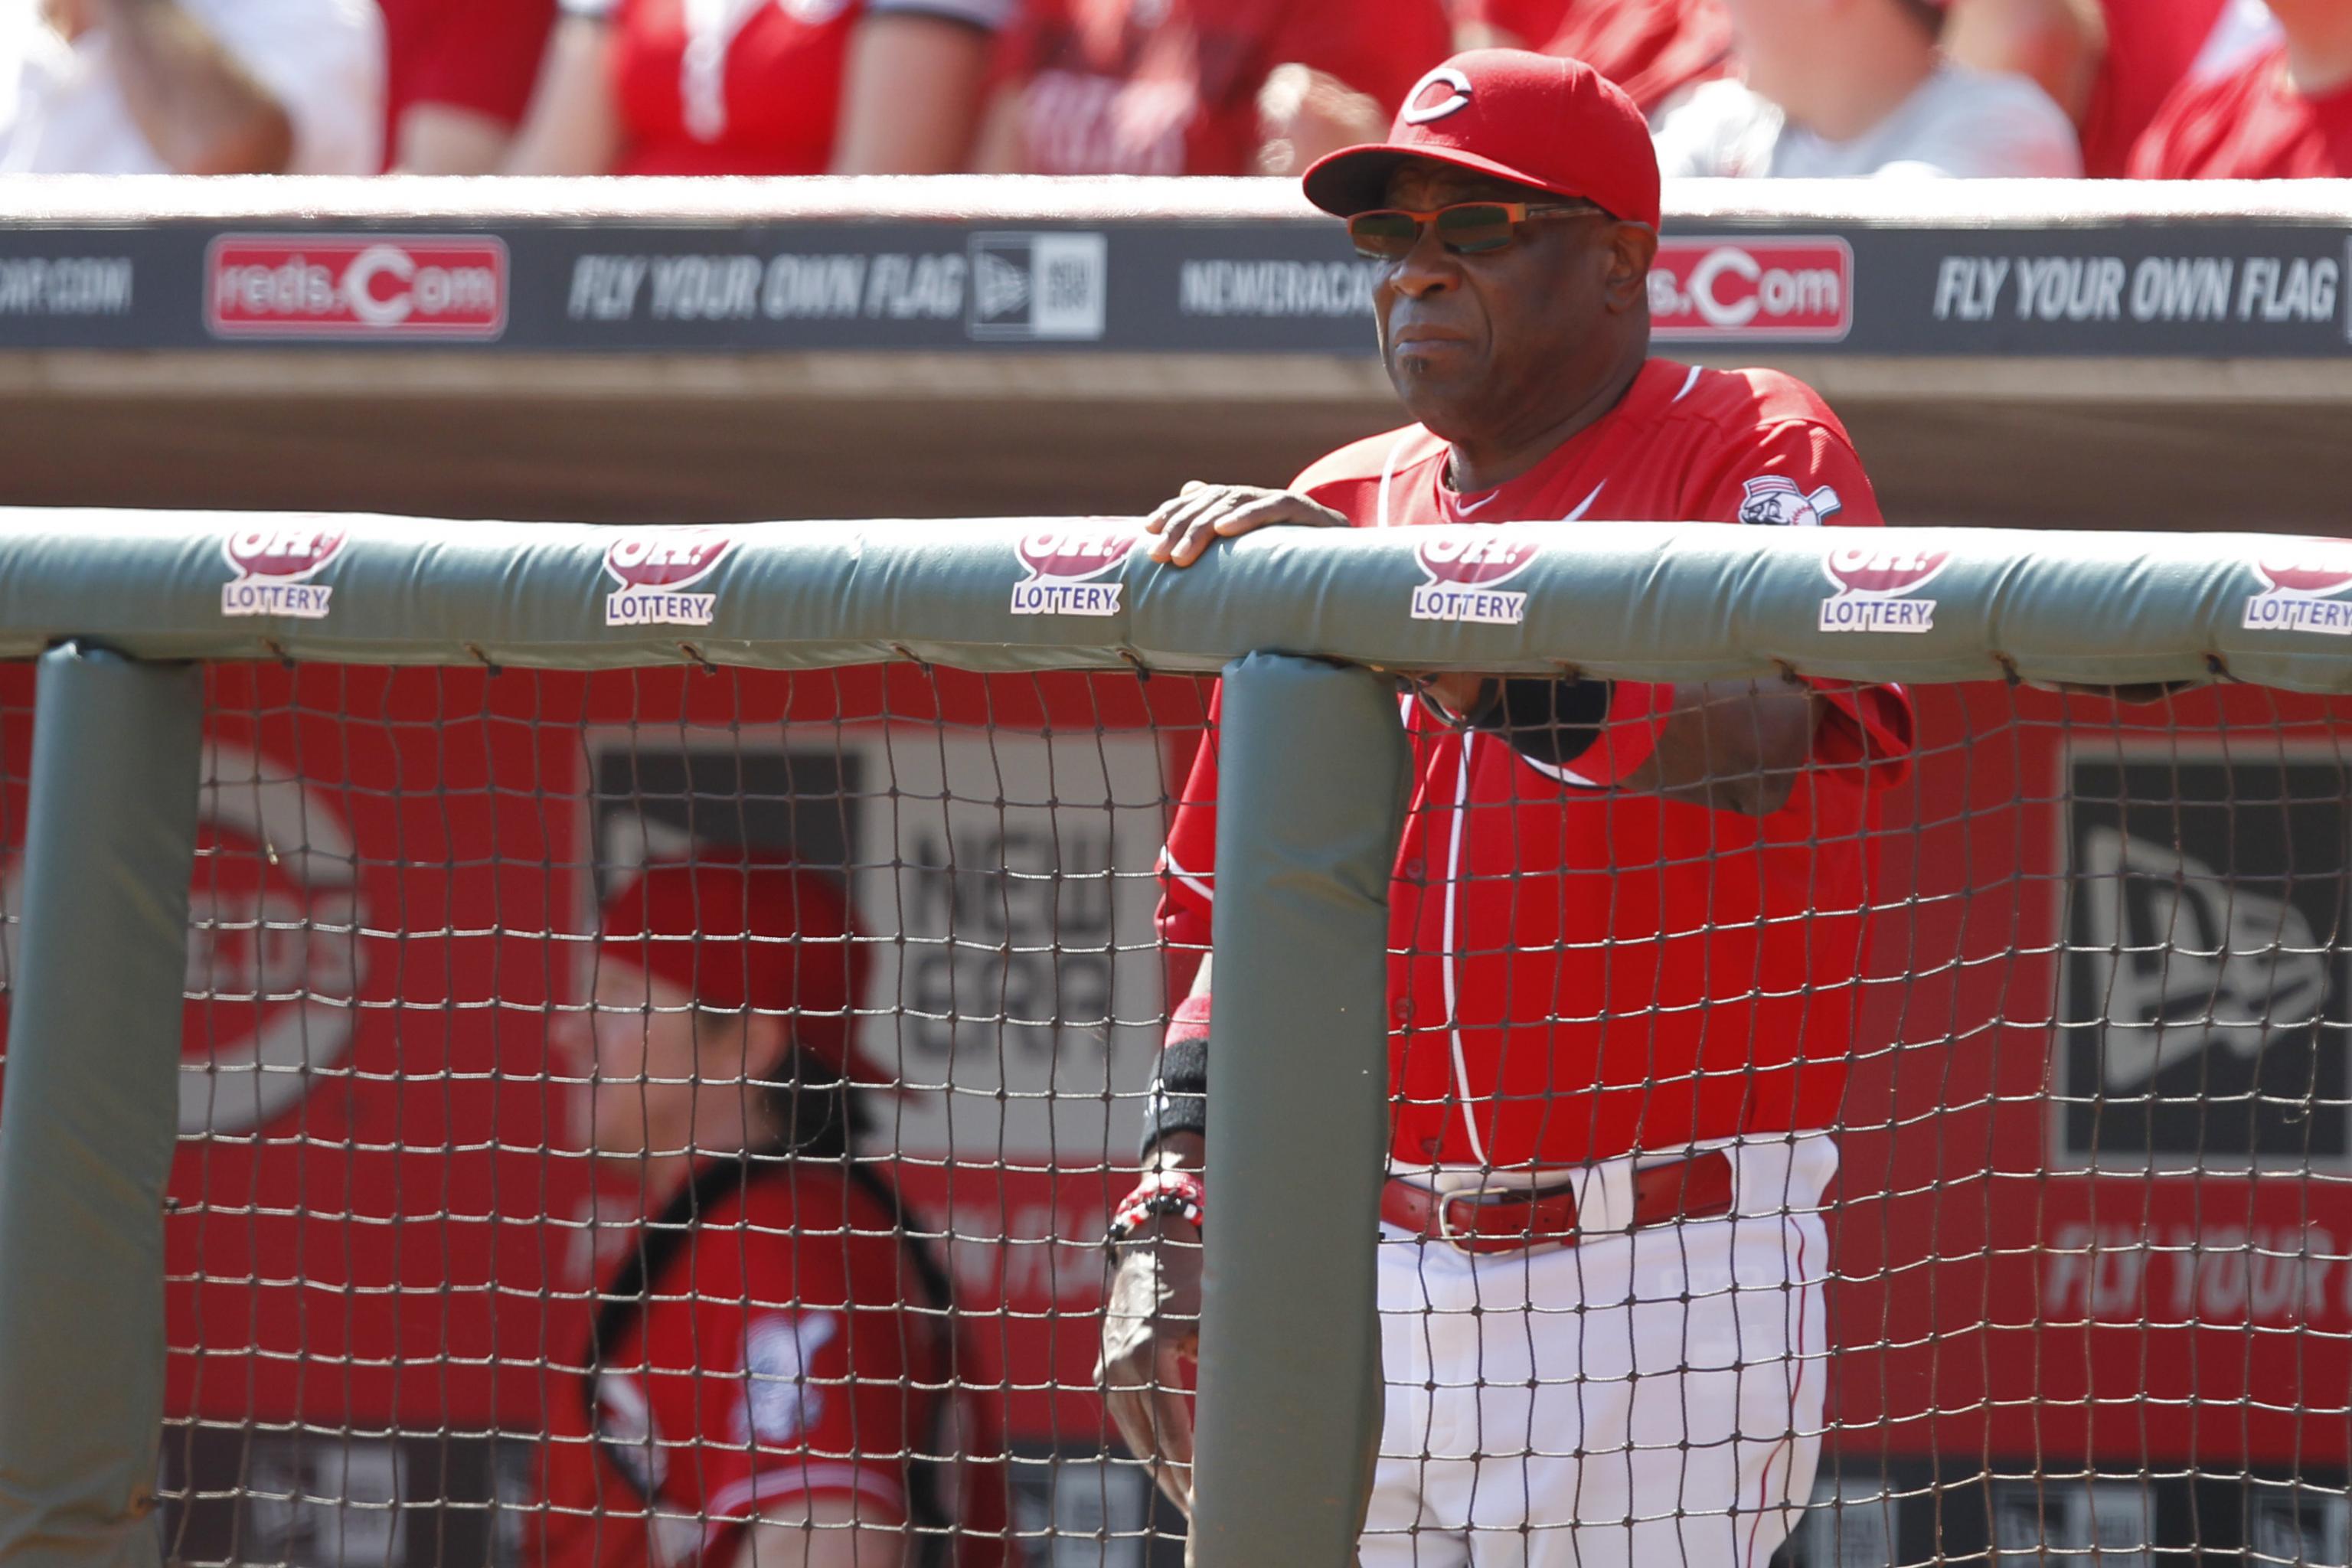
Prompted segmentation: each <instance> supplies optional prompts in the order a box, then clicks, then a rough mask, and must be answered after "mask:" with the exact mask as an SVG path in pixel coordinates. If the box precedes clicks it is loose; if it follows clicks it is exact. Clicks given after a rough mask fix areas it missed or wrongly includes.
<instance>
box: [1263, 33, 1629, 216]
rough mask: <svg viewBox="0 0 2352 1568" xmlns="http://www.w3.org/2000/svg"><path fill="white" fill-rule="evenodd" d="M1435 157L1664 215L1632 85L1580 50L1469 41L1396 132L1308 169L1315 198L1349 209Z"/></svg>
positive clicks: (1619, 210) (1425, 85)
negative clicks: (1571, 54) (1574, 53)
mask: <svg viewBox="0 0 2352 1568" xmlns="http://www.w3.org/2000/svg"><path fill="white" fill-rule="evenodd" d="M1408 158H1431V159H1434V160H1435V161H1437V162H1438V163H1450V164H1452V165H1453V166H1454V167H1455V168H1457V169H1468V170H1471V171H1473V172H1474V173H1476V174H1492V175H1494V176H1495V177H1496V178H1497V179H1503V180H1509V181H1512V182H1513V183H1515V184H1522V185H1532V186H1534V187H1535V188H1536V189H1538V190H1541V191H1550V192H1553V193H1554V194H1556V195H1563V196H1576V197H1580V198H1581V199H1582V200H1585V201H1589V202H1591V203H1593V204H1595V205H1599V206H1602V207H1605V208H1607V209H1608V210H1609V211H1610V212H1612V213H1613V214H1614V215H1616V216H1618V217H1621V218H1624V219H1626V220H1627V221H1629V222H1633V223H1645V224H1648V225H1649V226H1651V227H1652V228H1655V227H1657V226H1658V154H1657V152H1656V150H1655V149H1654V148H1653V147H1652V146H1651V145H1650V127H1649V123H1648V121H1644V120H1643V118H1642V111H1641V110H1639V109H1637V108H1635V107H1634V106H1633V100H1632V99H1630V98H1628V97H1626V96H1625V92H1624V89H1622V88H1620V87H1618V85H1617V84H1616V83H1615V82H1612V81H1611V80H1610V79H1608V78H1606V77H1604V76H1602V75H1601V73H1600V72H1599V71H1597V70H1594V69H1593V68H1591V66H1589V65H1586V64H1585V63H1584V62H1583V61H1582V60H1571V59H1562V58H1558V57H1556V56H1552V55H1538V54H1531V53H1529V52H1528V51H1527V50H1525V49H1472V50H1470V51H1469V52H1467V53H1466V54H1459V55H1456V56H1454V58H1452V59H1450V60H1448V61H1446V62H1445V63H1444V65H1442V66H1439V67H1438V68H1436V69H1435V70H1433V71H1431V72H1430V73H1429V74H1428V75H1427V76H1425V77H1423V78H1422V79H1421V80H1420V81H1419V82H1417V83H1415V84H1414V86H1413V89H1412V91H1411V92H1409V93H1407V94H1405V99H1404V106H1403V107H1402V108H1401V109H1399V110H1397V117H1396V123H1395V124H1394V125H1392V126H1391V127H1390V129H1389V139H1388V140H1387V141H1386V142H1378V143H1375V144H1372V145H1369V146H1363V147H1343V148H1341V149H1340V150H1339V152H1337V153H1332V154H1331V155H1330V156H1329V157H1328V158H1324V159H1321V160H1320V161H1318V163H1316V164H1315V166H1314V167H1313V168H1310V169H1308V170H1307V178H1306V181H1305V184H1306V188H1307V200H1308V201H1310V202H1313V203H1314V204H1315V205H1317V206H1318V207H1321V208H1322V209H1323V210H1324V211H1325V212H1327V213H1332V214H1336V215H1337V216H1340V217H1352V216H1355V215H1356V214H1358V213H1360V212H1363V211H1365V210H1367V209H1368V208H1371V207H1377V206H1381V205H1384V204H1385V203H1386V201H1387V199H1388V196H1387V190H1388V181H1389V175H1390V174H1391V172H1393V171H1394V170H1395V168H1396V166H1397V165H1398V164H1399V163H1403V162H1404V161H1405V160H1407V159H1408Z"/></svg>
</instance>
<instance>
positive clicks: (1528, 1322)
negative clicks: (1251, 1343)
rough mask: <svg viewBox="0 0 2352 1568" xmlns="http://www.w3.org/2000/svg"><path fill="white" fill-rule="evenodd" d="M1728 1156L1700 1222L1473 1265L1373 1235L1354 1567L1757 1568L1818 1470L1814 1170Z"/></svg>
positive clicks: (1818, 1259)
mask: <svg viewBox="0 0 2352 1568" xmlns="http://www.w3.org/2000/svg"><path fill="white" fill-rule="evenodd" d="M1732 1154H1733V1166H1734V1188H1735V1198H1734V1204H1735V1210H1734V1213H1733V1214H1732V1215H1727V1216H1726V1217H1724V1218H1721V1219H1714V1220H1701V1221H1694V1222H1689V1223H1685V1224H1680V1225H1663V1226H1654V1227H1651V1228H1648V1229H1644V1230H1639V1231H1634V1232H1633V1233H1632V1234H1630V1235H1614V1236H1606V1237H1599V1238H1595V1239H1591V1240H1588V1241H1586V1242H1584V1243H1583V1244H1582V1245H1580V1246H1577V1247H1554V1248H1550V1249H1548V1250H1544V1251H1540V1252H1534V1253H1503V1254H1497V1255H1492V1256H1488V1257H1486V1258H1472V1257H1471V1256H1469V1255H1467V1254H1465V1253H1463V1252H1461V1251H1459V1250H1457V1249H1456V1248H1454V1247H1450V1246H1448V1245H1446V1244H1445V1243H1444V1242H1434V1241H1433V1242H1427V1243H1423V1242H1421V1241H1420V1240H1419V1239H1418V1238H1416V1237H1410V1236H1407V1235H1405V1234H1404V1233H1402V1232H1400V1231H1396V1230H1392V1229H1387V1228H1384V1229H1383V1230H1382V1233H1381V1264H1380V1282H1381V1284H1380V1288H1381V1352H1382V1356H1383V1361H1384V1365H1385V1369H1386V1377H1387V1383H1388V1397H1387V1408H1386V1415H1385V1419H1384V1423H1383V1430H1382V1432H1381V1461H1380V1468H1379V1471H1378V1476H1377V1479H1376V1483H1375V1487H1374V1491H1373V1497H1372V1504H1371V1510H1370V1518H1369V1521H1368V1523H1367V1528H1366V1531H1365V1534H1364V1538H1363V1542H1362V1552H1361V1560H1362V1563H1363V1568H1571V1565H1572V1568H1763V1564H1764V1563H1766V1562H1767V1561H1768V1560H1769V1558H1770V1557H1771V1555H1772V1553H1773V1552H1774V1551H1775V1550H1776V1549H1777V1548H1778V1547H1779V1546H1780V1542H1781V1541H1782V1540H1783V1539H1785V1538H1786V1537H1787V1535H1788V1534H1789V1532H1790V1531H1791V1530H1792V1529H1794V1528H1795V1526H1796V1523H1797V1521H1798V1520H1799V1518H1800V1517H1801V1513H1802V1510H1803V1508H1804V1504H1805V1500H1806V1499H1807V1498H1808V1497H1810V1496H1811V1489H1812V1482H1813V1470H1814V1468H1815V1465H1816V1464H1817V1462H1818V1460H1819V1458H1820V1455H1821V1431H1822V1390H1823V1385H1824V1384H1825V1383H1826V1382H1827V1376H1828V1363H1827V1360H1826V1340H1827V1336H1826V1326H1825V1323H1824V1305H1823V1295H1824V1281H1825V1280H1826V1279H1827V1277H1828V1273H1829V1242H1828V1237H1827V1235H1826V1234H1825V1232H1824V1230H1823V1228H1822V1219H1821V1215H1820V1214H1819V1212H1818V1211H1819V1209H1820V1206H1821V1195H1822V1189H1823V1188H1825V1187H1826V1186H1827V1185H1828V1184H1829V1182H1830V1179H1831V1178H1832V1176H1833V1175H1835V1173H1836V1171H1837V1150H1836V1146H1835V1145H1834V1144H1833V1143H1832V1142H1831V1141H1830V1140H1829V1139H1828V1138H1827V1137H1825V1136H1818V1135H1816V1136H1807V1137H1803V1138H1801V1139H1798V1140H1796V1141H1794V1142H1790V1141H1788V1140H1786V1139H1780V1140H1774V1141H1770V1142H1762V1141H1756V1142H1744V1143H1742V1144H1739V1145H1737V1146H1735V1147H1734V1148H1733V1150H1732Z"/></svg>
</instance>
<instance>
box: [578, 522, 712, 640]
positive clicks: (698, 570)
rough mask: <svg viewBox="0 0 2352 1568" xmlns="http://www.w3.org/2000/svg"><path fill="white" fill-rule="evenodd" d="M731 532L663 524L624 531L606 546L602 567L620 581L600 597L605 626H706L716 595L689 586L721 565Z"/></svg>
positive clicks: (615, 580) (616, 580)
mask: <svg viewBox="0 0 2352 1568" xmlns="http://www.w3.org/2000/svg"><path fill="white" fill-rule="evenodd" d="M734 542H735V540H734V536H733V535H731V534H728V533H722V532H720V531H718V530H716V529H709V528H665V529H653V530H646V531H633V532H630V533H626V534H624V535H623V536H622V537H620V538H619V539H616V540H614V542H613V543H612V545H611V547H610V548H608V549H607V550H606V551H605V552H604V570H605V571H606V572H608V573H610V574H612V577H613V580H614V582H616V583H618V584H620V585H621V590H620V592H619V593H617V594H614V595H609V596H608V597H607V598H606V599H605V600H604V624H605V625H606V626H709V624H710V617H711V616H712V615H713V614H714V613H715V612H716V611H717V609H718V606H719V595H717V594H715V593H710V594H689V593H688V592H686V590H687V589H688V588H690V587H692V586H693V585H694V584H697V583H699V582H701V581H702V580H703V579H704V578H705V577H708V576H709V575H710V574H711V573H713V572H715V571H717V570H718V569H719V562H720V561H721V560H723V559H725V557H726V554H727V552H728V550H729V549H730V547H731V546H732V545H733V544H734Z"/></svg>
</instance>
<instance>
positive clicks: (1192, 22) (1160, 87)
mask: <svg viewBox="0 0 2352 1568" xmlns="http://www.w3.org/2000/svg"><path fill="white" fill-rule="evenodd" d="M1451 38H1452V32H1451V25H1450V24H1449V23H1448V22H1447V20H1446V16H1445V8H1444V5H1443V4H1442V3H1441V0H1028V3H1027V4H1026V5H1024V8H1023V14H1022V19H1021V21H1020V23H1019V24H1018V25H1016V26H1015V27H1014V28H1013V31H1012V32H1011V33H1010V34H1008V35H1007V37H1006V40H1005V45H1004V47H1003V52H1002V54H1001V56H1000V60H999V69H998V76H999V82H998V86H997V89H996V91H995V94H994V97H993V100H992V102H991V104H990V107H989V111H988V119H987V121H986V124H985V127H984V128H983V130H982V135H981V152H980V159H979V166H980V168H981V169H982V170H983V171H985V172H987V173H991V174H1296V173H1297V172H1298V171H1300V170H1303V169H1304V168H1305V167H1306V166H1307V164H1308V163H1313V162H1314V161H1315V160H1316V159H1318V158H1319V157H1321V156H1322V155H1323V154H1324V153H1332V152H1337V151H1338V150H1339V149H1340V148H1342V147H1346V146H1349V145H1352V144H1353V143H1355V142H1377V141H1380V140H1381V138H1382V137H1384V136H1385V135H1387V133H1388V126H1389V120H1390V117H1391V115H1393V114H1394V113H1395V112H1396V109H1397V106H1398V105H1399V104H1401V103H1402V102H1403V101H1404V99H1405V95H1406V93H1407V92H1409V91H1410V90H1411V89H1412V85H1413V83H1415V82H1416V81H1418V80H1420V79H1421V78H1422V76H1423V73H1424V72H1426V71H1428V70H1429V69H1430V68H1433V67H1434V66H1435V65H1436V64H1437V63H1438V62H1439V61H1441V60H1443V59H1444V58H1446V56H1447V55H1449V54H1450V53H1452V52H1453V47H1452V42H1451Z"/></svg>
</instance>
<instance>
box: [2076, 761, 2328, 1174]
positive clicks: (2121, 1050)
mask: <svg viewBox="0 0 2352 1568" xmlns="http://www.w3.org/2000/svg"><path fill="white" fill-rule="evenodd" d="M2066 777H2067V779H2068V782H2069V784H2070V786H2071V787H2070V788H2069V790H2068V799H2067V803H2066V813H2065V831H2064V844H2065V847H2066V855H2067V873H2068V875H2067V889H2066V905H2065V921H2066V926H2065V930H2066V947H2065V951H2064V952H2063V956H2062V960H2061V963H2062V968H2061V970H2060V990H2059V1005H2058V1020H2059V1025H2060V1027H2059V1029H2058V1032H2057V1037H2056V1052H2057V1061H2056V1064H2055V1071H2054V1073H2053V1083H2054V1086H2055V1088H2056V1089H2057V1092H2056V1093H2055V1094H2054V1095H2053V1097H2052V1114H2053V1119H2054V1121H2055V1140H2054V1141H2055V1144H2056V1151H2055V1152H2056V1153H2057V1156H2058V1158H2059V1161H2060V1163H2062V1164H2064V1165H2070V1166H2075V1167H2082V1166H2112V1167H2115V1168H2117V1169H2130V1170H2139V1169H2145V1168H2147V1167H2149V1166H2154V1167H2157V1168H2159V1169H2161V1168H2173V1169H2180V1168H2191V1167H2201V1168H2203V1169H2206V1170H2209V1171H2210V1170H2222V1169H2231V1168H2234V1169H2239V1170H2243V1169H2246V1168H2248V1167H2250V1166H2254V1165H2261V1164H2264V1163H2275V1164H2280V1165H2284V1166H2288V1167H2293V1168H2302V1169H2308V1168H2310V1167H2312V1166H2314V1165H2320V1164H2327V1165H2339V1166H2340V1165H2342V1164H2344V1163H2346V1162H2347V1159H2352V1121H2347V1115H2346V1106H2347V1100H2352V1061H2347V1054H2346V1051H2345V1049H2344V1040H2345V1037H2346V1031H2347V1028H2352V973H2347V962H2346V957H2345V953H2344V950H2343V948H2342V946H2341V945H2340V935H2339V933H2341V932H2342V931H2344V930H2345V929H2346V921H2347V916H2352V907H2347V901H2346V886H2347V872H2352V863H2347V855H2346V848H2345V847H2346V845H2347V842H2352V837H2347V836H2352V814H2347V803H2346V799H2345V795H2344V788H2343V775H2342V771H2341V768H2340V765H2339V764H2338V763H2337V762H2336V759H2335V758H2334V757H2332V756H2330V755H2327V754H2325V753H2314V754H2309V755H2298V754H2296V753H2295V752H2291V751H2287V752H2282V751H2279V750H2273V752H2271V753H2270V754H2269V755H2268V756H2267V757H2264V756H2262V755H2259V754H2257V751H2256V748H2255V747H2253V746H2252V745H2245V746H2242V747H2234V746H2233V748H2232V754H2223V753H2222V752H2219V751H2215V752H2207V753H2198V752H2188V751H2186V750H2185V749H2184V748H2182V747H2179V746H2177V745H2165V746H2147V747H2144V748H2140V747H2136V748H2128V749H2126V750H2125V751H2124V752H2122V754H2121V755H2120V756H2119V755H2118V754H2117V752H2116V748H2115V747H2114V746H2113V745H2112V744H2110V745H2108V746H2106V747H2105V748H2090V747H2086V748H2085V750H2084V752H2080V753H2078V754H2076V755H2074V756H2073V757H2072V758H2070V759H2069V763H2068V768H2067V774H2066Z"/></svg>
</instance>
